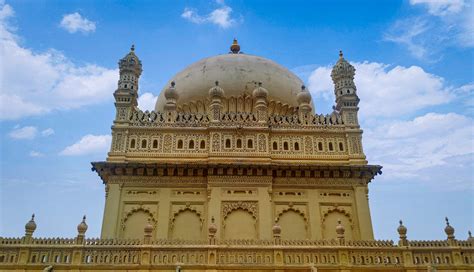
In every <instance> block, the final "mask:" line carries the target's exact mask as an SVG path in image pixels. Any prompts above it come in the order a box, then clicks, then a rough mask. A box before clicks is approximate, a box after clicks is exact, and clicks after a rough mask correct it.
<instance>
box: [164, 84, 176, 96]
mask: <svg viewBox="0 0 474 272" xmlns="http://www.w3.org/2000/svg"><path fill="white" fill-rule="evenodd" d="M174 86H175V83H174V81H171V84H170V86H169V88H168V89H166V90H165V98H166V99H167V100H169V99H174V100H177V99H178V93H177V92H176V89H175V88H174Z"/></svg>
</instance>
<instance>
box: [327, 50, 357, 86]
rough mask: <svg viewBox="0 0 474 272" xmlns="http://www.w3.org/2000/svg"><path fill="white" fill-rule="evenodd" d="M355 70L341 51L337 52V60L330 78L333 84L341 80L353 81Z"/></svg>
mask: <svg viewBox="0 0 474 272" xmlns="http://www.w3.org/2000/svg"><path fill="white" fill-rule="evenodd" d="M354 75H355V68H354V66H352V65H351V64H350V63H349V62H348V61H347V60H346V59H344V55H343V54H342V51H339V60H338V61H337V62H336V64H335V65H334V66H333V67H332V72H331V78H332V80H333V81H334V82H336V81H337V80H339V79H342V78H349V79H354Z"/></svg>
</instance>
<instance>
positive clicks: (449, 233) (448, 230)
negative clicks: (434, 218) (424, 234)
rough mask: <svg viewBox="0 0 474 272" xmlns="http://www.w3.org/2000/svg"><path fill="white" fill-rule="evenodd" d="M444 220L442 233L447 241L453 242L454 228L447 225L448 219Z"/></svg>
mask: <svg viewBox="0 0 474 272" xmlns="http://www.w3.org/2000/svg"><path fill="white" fill-rule="evenodd" d="M444 220H446V227H445V228H444V232H445V233H446V235H447V236H448V240H453V239H454V228H453V227H452V226H451V225H449V219H448V217H445V218H444Z"/></svg>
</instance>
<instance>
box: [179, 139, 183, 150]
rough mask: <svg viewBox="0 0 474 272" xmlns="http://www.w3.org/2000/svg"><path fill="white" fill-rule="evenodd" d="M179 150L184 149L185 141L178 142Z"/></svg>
mask: <svg viewBox="0 0 474 272" xmlns="http://www.w3.org/2000/svg"><path fill="white" fill-rule="evenodd" d="M178 149H183V140H178Z"/></svg>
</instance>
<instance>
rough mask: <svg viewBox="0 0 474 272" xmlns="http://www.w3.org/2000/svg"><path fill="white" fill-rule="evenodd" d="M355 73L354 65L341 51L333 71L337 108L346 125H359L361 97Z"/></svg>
mask: <svg viewBox="0 0 474 272" xmlns="http://www.w3.org/2000/svg"><path fill="white" fill-rule="evenodd" d="M354 75H355V68H354V66H352V65H351V64H350V63H349V62H347V61H346V60H345V59H344V55H343V54H342V51H339V60H338V61H337V63H336V65H334V67H333V68H332V72H331V78H332V81H333V82H334V94H335V95H336V110H337V111H339V112H340V113H341V115H342V118H343V120H344V123H345V124H346V125H351V126H358V125H359V121H358V118H357V112H358V111H359V107H358V105H359V97H358V96H357V89H356V86H355V84H354Z"/></svg>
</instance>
